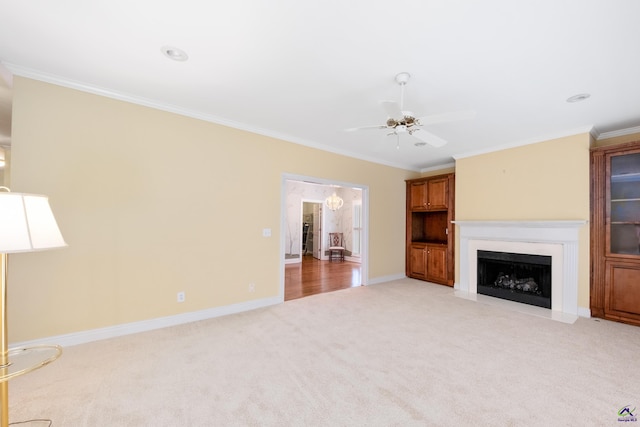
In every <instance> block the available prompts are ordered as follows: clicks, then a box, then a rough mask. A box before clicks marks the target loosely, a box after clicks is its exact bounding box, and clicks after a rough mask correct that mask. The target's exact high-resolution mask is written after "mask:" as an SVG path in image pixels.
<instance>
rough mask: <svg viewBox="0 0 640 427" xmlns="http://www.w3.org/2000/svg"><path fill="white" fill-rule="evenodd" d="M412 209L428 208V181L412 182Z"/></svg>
mask: <svg viewBox="0 0 640 427" xmlns="http://www.w3.org/2000/svg"><path fill="white" fill-rule="evenodd" d="M410 197H411V203H410V206H411V210H414V211H424V210H427V183H426V182H425V181H423V182H412V183H411V193H410Z"/></svg>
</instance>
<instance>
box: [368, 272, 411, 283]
mask: <svg viewBox="0 0 640 427" xmlns="http://www.w3.org/2000/svg"><path fill="white" fill-rule="evenodd" d="M406 278H407V276H406V275H405V274H404V273H398V274H391V275H389V276H381V277H376V278H375V279H371V280H370V281H369V284H370V285H377V284H379V283H385V282H391V281H392V280H400V279H406Z"/></svg>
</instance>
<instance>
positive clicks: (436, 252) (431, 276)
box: [426, 245, 447, 284]
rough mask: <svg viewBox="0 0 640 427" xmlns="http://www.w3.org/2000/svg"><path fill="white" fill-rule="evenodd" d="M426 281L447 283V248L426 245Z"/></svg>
mask: <svg viewBox="0 0 640 427" xmlns="http://www.w3.org/2000/svg"><path fill="white" fill-rule="evenodd" d="M426 279H427V280H430V281H433V282H436V283H445V284H446V283H447V247H446V246H431V245H427V276H426Z"/></svg>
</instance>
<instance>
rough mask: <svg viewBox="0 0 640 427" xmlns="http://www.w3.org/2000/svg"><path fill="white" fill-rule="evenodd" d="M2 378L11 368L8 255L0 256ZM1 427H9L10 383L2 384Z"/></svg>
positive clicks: (0, 354) (0, 374) (0, 367)
mask: <svg viewBox="0 0 640 427" xmlns="http://www.w3.org/2000/svg"><path fill="white" fill-rule="evenodd" d="M0 257H2V260H0V264H1V265H0V322H2V326H1V327H0V376H1V377H2V378H6V374H7V370H8V368H9V337H8V333H7V265H8V264H7V254H6V253H2V254H0ZM0 404H1V405H2V406H1V407H0V411H1V412H0V426H2V427H8V426H9V381H8V380H4V381H2V382H0Z"/></svg>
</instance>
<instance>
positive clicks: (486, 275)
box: [477, 250, 551, 308]
mask: <svg viewBox="0 0 640 427" xmlns="http://www.w3.org/2000/svg"><path fill="white" fill-rule="evenodd" d="M477 254H478V260H477V265H478V280H477V291H478V293H479V294H482V295H488V296H492V297H496V298H502V299H507V300H511V301H515V302H520V303H523V304H530V305H535V306H537V307H543V308H551V257H550V256H546V255H531V254H518V253H511V252H494V251H483V250H479V251H477Z"/></svg>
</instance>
